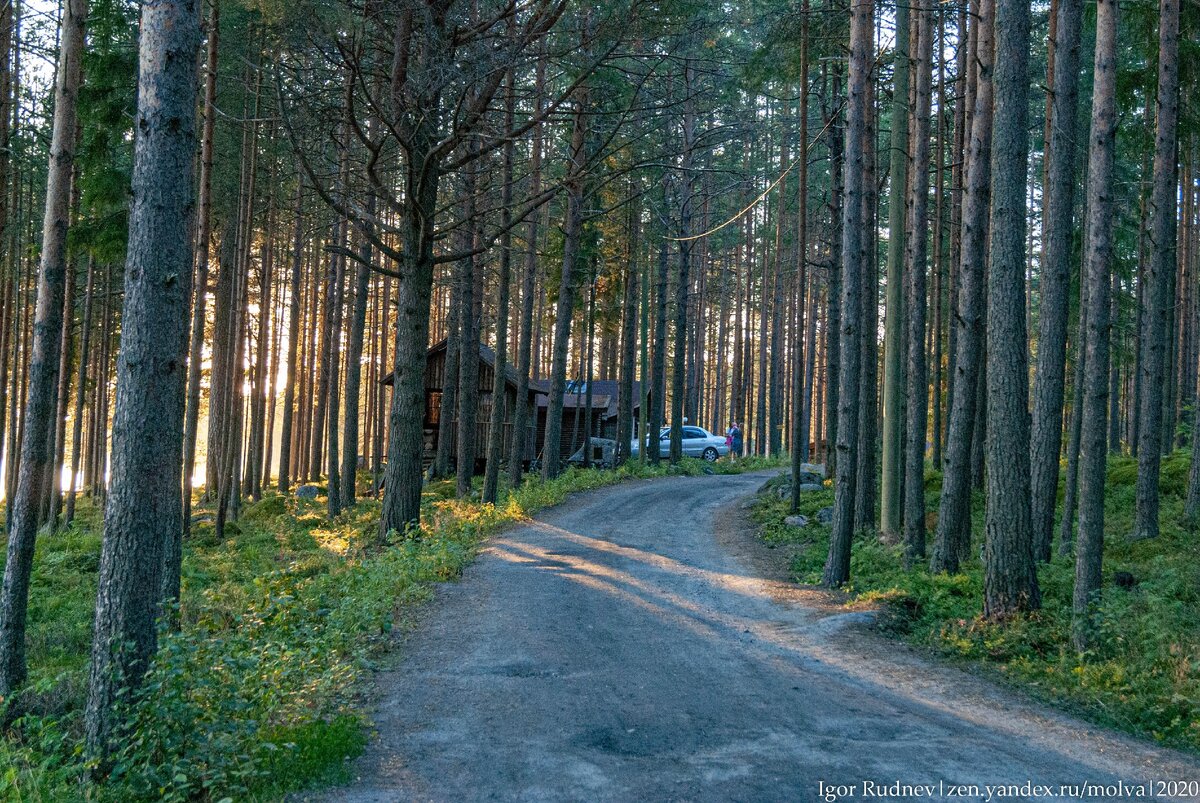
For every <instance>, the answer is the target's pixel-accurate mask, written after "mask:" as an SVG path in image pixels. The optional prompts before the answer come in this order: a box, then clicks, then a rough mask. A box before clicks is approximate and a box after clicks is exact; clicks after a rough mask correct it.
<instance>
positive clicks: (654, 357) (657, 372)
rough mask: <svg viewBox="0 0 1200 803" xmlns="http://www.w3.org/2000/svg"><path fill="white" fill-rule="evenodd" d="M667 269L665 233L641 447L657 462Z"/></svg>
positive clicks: (662, 407)
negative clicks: (645, 417) (644, 426)
mask: <svg viewBox="0 0 1200 803" xmlns="http://www.w3.org/2000/svg"><path fill="white" fill-rule="evenodd" d="M664 187H665V182H664ZM662 201H663V206H664V207H665V206H666V203H667V193H666V191H665V189H664V191H663V198H662ZM664 216H665V211H664ZM668 272H669V269H668V267H667V240H666V238H665V237H664V238H663V239H662V240H661V241H660V242H659V246H658V271H657V275H656V277H655V283H656V286H655V288H654V300H655V304H654V349H653V351H652V354H651V357H650V419H649V421H648V422H647V423H646V431H645V432H643V433H642V435H641V439H642V443H641V447H642V449H643V450H644V451H645V453H646V457H647V458H648V459H649V460H650V464H651V465H654V466H657V465H658V463H659V459H660V457H661V449H660V448H659V432H660V431H661V430H662V426H663V414H664V410H665V409H666V405H665V399H664V398H663V396H664V395H665V393H666V362H667V277H668Z"/></svg>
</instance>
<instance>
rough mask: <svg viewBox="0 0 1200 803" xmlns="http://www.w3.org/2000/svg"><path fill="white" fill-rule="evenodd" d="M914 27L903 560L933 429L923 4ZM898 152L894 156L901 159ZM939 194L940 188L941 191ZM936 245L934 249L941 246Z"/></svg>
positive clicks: (921, 545) (919, 521)
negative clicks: (927, 321)
mask: <svg viewBox="0 0 1200 803" xmlns="http://www.w3.org/2000/svg"><path fill="white" fill-rule="evenodd" d="M915 14H916V20H915V24H914V26H913V29H914V31H915V33H916V37H915V39H914V41H913V51H914V61H915V63H916V71H917V82H916V93H915V101H916V102H915V104H914V106H913V165H912V178H911V181H912V189H911V192H910V195H909V198H910V200H909V204H908V207H909V210H910V211H909V222H908V230H909V237H908V238H907V242H906V244H905V251H904V256H905V260H904V262H905V264H904V272H905V273H907V274H908V304H907V308H908V309H907V311H908V376H907V385H906V395H907V411H906V412H907V419H908V420H907V421H906V426H905V434H906V436H907V437H906V444H905V454H904V476H903V490H904V515H903V527H904V559H905V563H906V564H907V565H909V566H911V565H913V564H915V563H916V562H917V561H919V560H924V558H925V435H926V431H927V427H928V421H929V417H928V399H929V366H928V363H927V359H928V358H927V354H926V351H925V308H926V306H925V305H926V298H925V271H926V256H927V254H926V247H925V242H926V239H925V235H926V231H927V229H928V227H929V220H928V213H929V113H930V108H931V106H932V102H933V95H932V85H933V14H934V12H933V9H932V8H929V7H926V6H918V7H917V8H916V9H915ZM897 156H898V154H897V152H895V151H893V153H892V158H893V159H895V158H897ZM938 190H939V191H940V190H941V188H940V187H939V188H938ZM937 247H938V244H937V241H936V240H935V241H934V248H937Z"/></svg>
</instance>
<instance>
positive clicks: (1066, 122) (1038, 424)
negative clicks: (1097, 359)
mask: <svg viewBox="0 0 1200 803" xmlns="http://www.w3.org/2000/svg"><path fill="white" fill-rule="evenodd" d="M1055 5H1056V6H1057V13H1056V15H1055V19H1056V23H1055V26H1054V28H1055V38H1054V46H1053V53H1054V64H1053V66H1054V76H1053V84H1052V92H1051V93H1050V109H1049V111H1048V116H1049V118H1050V119H1049V124H1048V126H1047V129H1048V131H1049V134H1050V138H1049V141H1048V142H1047V144H1046V151H1047V153H1046V162H1047V168H1046V187H1045V199H1044V204H1043V206H1044V208H1045V218H1046V219H1045V223H1044V228H1045V234H1044V236H1043V244H1042V273H1041V285H1040V289H1041V306H1040V312H1039V317H1038V347H1037V367H1036V369H1035V370H1036V372H1035V374H1034V379H1033V420H1032V433H1031V438H1030V451H1029V455H1030V470H1031V472H1032V474H1031V478H1030V479H1031V503H1030V504H1031V519H1032V526H1033V544H1034V554H1035V555H1036V556H1037V557H1038V559H1039V560H1043V561H1048V560H1050V546H1051V543H1052V542H1053V540H1054V506H1055V502H1056V498H1057V496H1058V466H1059V454H1060V453H1061V451H1062V429H1063V385H1064V379H1065V375H1066V358H1067V314H1068V310H1067V306H1068V304H1067V302H1068V300H1069V298H1070V292H1071V217H1072V212H1073V210H1074V209H1075V141H1076V136H1077V134H1076V129H1077V128H1078V126H1077V124H1076V119H1077V117H1078V115H1077V112H1076V106H1077V98H1078V94H1079V40H1080V26H1081V19H1082V16H1083V2H1082V0H1055Z"/></svg>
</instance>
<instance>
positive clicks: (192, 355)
mask: <svg viewBox="0 0 1200 803" xmlns="http://www.w3.org/2000/svg"><path fill="white" fill-rule="evenodd" d="M207 27H208V32H207V33H208V48H207V53H206V56H205V58H206V61H205V71H204V123H203V126H202V128H201V134H200V199H199V211H198V216H199V220H198V226H197V229H198V231H197V235H196V261H195V268H194V270H195V272H196V278H195V281H194V282H193V295H194V298H193V300H192V305H191V309H192V329H191V336H190V340H189V344H188V375H187V410H186V412H185V414H184V415H185V417H184V425H183V426H184V434H183V516H182V521H181V523H180V540H182V539H183V538H184V537H186V536H187V534H188V533H189V532H190V531H191V526H192V490H193V485H194V483H193V475H194V474H195V472H196V438H197V433H198V430H199V423H200V371H201V365H200V361H201V352H202V350H203V348H204V308H205V305H206V303H207V299H208V250H209V239H210V237H211V225H212V170H213V131H214V126H215V124H216V117H217V115H216V111H217V48H218V44H219V41H220V29H221V8H220V0H211V5H210V8H209V12H208V26H207ZM210 397H211V393H210ZM208 490H211V489H208ZM167 549H168V552H167V560H168V562H169V563H170V564H172V565H174V563H175V557H174V556H175V553H176V552H181V550H182V546H180V547H179V548H178V549H177V548H176V547H175V546H174V544H171V545H170V546H168V548H167ZM166 576H173V572H171V571H168V572H167V575H166ZM172 596H173V597H174V596H177V594H172Z"/></svg>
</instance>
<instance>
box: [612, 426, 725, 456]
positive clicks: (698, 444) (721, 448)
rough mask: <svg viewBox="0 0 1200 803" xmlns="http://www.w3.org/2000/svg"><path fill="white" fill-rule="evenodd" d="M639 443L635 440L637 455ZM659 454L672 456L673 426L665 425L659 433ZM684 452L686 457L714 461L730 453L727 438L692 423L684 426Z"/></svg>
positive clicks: (635, 453) (634, 447) (634, 452)
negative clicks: (726, 442)
mask: <svg viewBox="0 0 1200 803" xmlns="http://www.w3.org/2000/svg"><path fill="white" fill-rule="evenodd" d="M638 447H639V444H638V442H637V441H636V440H635V441H633V444H632V448H633V454H634V455H637V453H638ZM658 454H659V456H660V457H670V456H671V428H670V427H663V428H662V430H660V431H659V433H658ZM683 454H684V456H685V457H699V458H701V459H702V460H707V461H708V462H710V463H711V462H713V461H714V460H716V459H717V458H720V457H724V456H725V455H727V454H729V447H728V446H727V445H725V438H724V437H722V436H720V435H714V434H712V433H711V432H709V431H708V430H707V429H704V428H703V427H693V426H691V425H690V424H689V425H686V426H684V428H683Z"/></svg>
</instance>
